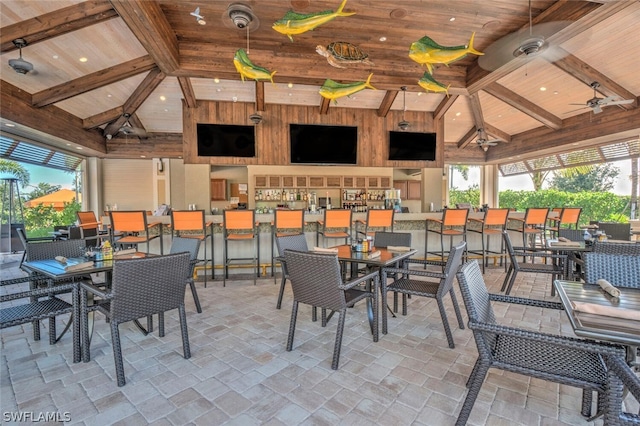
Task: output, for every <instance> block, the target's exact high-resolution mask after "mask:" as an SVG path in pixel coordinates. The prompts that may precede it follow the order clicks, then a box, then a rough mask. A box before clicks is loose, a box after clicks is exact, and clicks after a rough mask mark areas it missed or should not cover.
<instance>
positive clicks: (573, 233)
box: [558, 228, 584, 241]
mask: <svg viewBox="0 0 640 426" xmlns="http://www.w3.org/2000/svg"><path fill="white" fill-rule="evenodd" d="M558 237H562V238H566V239H568V240H570V241H584V231H582V230H580V229H566V228H561V229H558Z"/></svg>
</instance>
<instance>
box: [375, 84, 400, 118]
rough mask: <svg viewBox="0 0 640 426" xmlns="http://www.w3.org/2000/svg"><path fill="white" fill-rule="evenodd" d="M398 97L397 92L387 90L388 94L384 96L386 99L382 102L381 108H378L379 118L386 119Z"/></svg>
mask: <svg viewBox="0 0 640 426" xmlns="http://www.w3.org/2000/svg"><path fill="white" fill-rule="evenodd" d="M397 96H398V91H397V90H387V93H385V94H384V98H382V102H380V106H379V107H378V111H377V114H378V117H386V116H387V114H388V113H389V111H390V110H391V105H393V102H394V101H395V100H396V97H397Z"/></svg>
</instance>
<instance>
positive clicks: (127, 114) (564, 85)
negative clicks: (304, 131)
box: [0, 0, 640, 163]
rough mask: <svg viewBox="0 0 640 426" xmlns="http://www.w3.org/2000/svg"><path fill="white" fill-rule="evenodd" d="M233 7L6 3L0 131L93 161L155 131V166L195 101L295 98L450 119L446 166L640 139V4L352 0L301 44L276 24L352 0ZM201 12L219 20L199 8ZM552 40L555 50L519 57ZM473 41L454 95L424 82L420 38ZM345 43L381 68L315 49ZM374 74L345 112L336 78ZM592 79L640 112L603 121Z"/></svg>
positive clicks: (244, 0) (174, 149) (621, 109)
mask: <svg viewBox="0 0 640 426" xmlns="http://www.w3.org/2000/svg"><path fill="white" fill-rule="evenodd" d="M231 3H232V2H230V1H181V0H160V1H147V0H111V1H104V0H90V1H79V0H60V1H58V0H46V1H38V0H3V2H2V3H1V4H0V11H1V13H0V26H1V28H0V46H1V57H0V63H1V67H0V69H1V80H2V81H1V84H2V86H1V91H2V93H1V94H2V98H1V101H2V104H1V105H0V118H1V119H2V127H1V128H2V130H5V131H10V132H11V131H12V132H16V133H18V134H19V133H20V132H22V133H23V134H26V135H31V136H33V137H35V138H38V137H42V135H43V134H46V135H49V136H50V137H48V138H47V139H48V143H50V144H53V145H58V146H60V147H62V148H64V147H65V146H66V145H67V144H68V143H69V142H71V143H73V144H78V145H80V146H82V147H83V149H84V151H83V152H84V153H85V154H87V155H96V156H100V157H109V156H110V155H113V154H110V153H112V152H116V151H117V152H118V156H123V155H125V156H126V155H127V153H129V155H130V156H132V157H133V156H137V154H138V153H139V152H140V144H139V143H137V140H136V143H135V144H132V143H131V142H132V140H135V136H132V135H124V134H123V133H122V132H120V131H119V129H120V128H121V127H122V126H123V125H125V126H127V125H129V124H130V125H131V126H133V127H135V128H140V129H144V130H145V131H146V133H147V136H148V137H147V138H146V139H145V141H144V150H145V151H146V152H148V155H149V156H157V157H170V156H179V155H180V154H181V152H182V148H181V144H182V138H181V132H182V117H183V104H184V106H185V107H187V108H188V107H189V106H190V105H191V106H192V105H194V104H195V102H196V101H197V100H215V101H222V102H249V103H255V104H256V111H264V105H265V104H292V105H305V106H309V105H311V106H317V111H318V112H317V113H318V114H330V113H331V108H365V109H371V110H375V111H376V113H377V114H378V115H380V116H385V115H386V114H388V113H389V111H391V110H402V109H403V108H405V106H404V104H405V103H406V110H407V111H419V112H424V113H425V114H433V115H434V116H435V118H436V119H440V118H442V119H443V120H444V129H445V134H444V137H445V142H446V143H445V147H446V148H445V158H446V159H447V161H456V160H460V159H469V160H470V161H478V159H480V161H484V162H493V163H495V162H507V161H512V160H513V159H515V158H521V157H527V156H528V157H531V156H533V155H541V154H545V153H553V152H562V151H568V150H571V149H576V146H580V147H583V146H592V145H595V144H603V143H606V142H612V141H618V140H624V139H625V138H633V137H636V138H637V137H638V135H639V134H640V109H639V108H638V96H639V95H640V78H638V76H637V72H638V70H639V69H640V2H638V1H608V0H602V1H567V0H563V1H549V0H533V1H531V3H529V2H528V1H526V0H486V1H485V0H483V1H479V0H455V1H450V0H436V1H418V0H394V1H392V2H391V1H389V2H383V1H378V0H348V1H347V3H346V6H345V11H347V12H355V14H354V15H352V16H348V17H337V18H335V19H333V20H331V21H330V22H328V23H326V24H324V25H322V26H319V27H318V28H316V29H315V30H314V31H309V32H306V33H303V34H299V35H294V36H293V41H290V40H289V39H288V38H287V36H285V35H283V34H280V33H278V32H276V31H274V29H272V25H273V23H274V22H276V21H277V20H279V19H281V18H282V17H283V16H284V14H285V13H286V12H287V11H288V10H290V9H293V10H295V11H296V12H300V13H313V12H318V11H323V10H336V9H337V8H338V7H339V6H340V0H330V1H325V0H323V1H315V0H314V1H310V0H291V1H283V0H260V1H258V0H253V1H248V0H239V1H237V2H236V3H239V4H241V5H243V7H240V9H242V10H247V8H248V9H249V10H250V15H249V16H250V19H251V20H250V21H249V25H248V26H247V27H245V28H244V29H240V28H237V26H236V25H235V23H234V22H233V20H232V18H230V17H229V13H228V10H229V6H230V4H231ZM196 8H200V10H199V12H200V15H202V16H203V17H204V20H205V21H206V24H205V25H200V24H198V22H197V18H196V17H195V16H193V15H192V14H191V12H194V11H195V10H196ZM530 19H531V21H530ZM530 22H531V24H533V26H532V27H531V26H530ZM247 28H248V30H247ZM516 32H519V34H516V35H513V34H514V33H516ZM538 32H540V33H544V36H545V39H546V43H548V45H549V46H550V48H549V49H547V50H546V51H545V52H544V53H542V54H539V55H529V56H526V55H521V56H520V57H518V58H516V57H514V55H513V54H511V52H513V50H514V49H515V48H517V47H518V46H519V45H521V44H522V43H523V41H524V40H525V39H527V38H528V37H529V36H530V34H532V35H534V36H535V35H538ZM473 33H475V40H474V47H475V49H477V50H479V51H481V52H486V55H485V56H484V57H483V59H481V60H480V61H479V60H478V58H479V57H478V56H475V55H468V56H466V57H464V58H463V59H461V60H459V61H456V62H453V63H451V64H449V65H448V66H445V65H436V67H435V70H434V72H433V77H434V78H435V79H436V80H437V81H438V82H440V83H442V84H443V85H445V86H449V89H448V96H447V95H446V94H444V93H434V92H427V91H425V90H424V89H423V88H422V87H420V86H419V85H418V80H419V79H420V77H422V75H423V73H424V71H425V70H426V69H425V67H424V66H421V65H419V64H418V63H416V62H414V61H412V60H411V59H410V58H409V56H408V53H409V46H410V45H411V43H413V42H415V41H417V40H419V39H420V38H421V37H423V36H425V35H428V36H429V37H430V38H432V39H433V40H435V41H436V42H437V43H439V44H440V45H444V46H457V45H465V44H468V43H469V39H470V37H471V35H472V34H473ZM20 38H22V39H24V40H25V41H26V43H27V45H26V47H24V48H23V49H22V57H23V58H24V60H27V61H29V62H30V63H32V64H33V65H34V68H35V72H32V73H29V74H26V75H23V74H18V73H16V72H14V71H13V70H12V69H11V68H10V67H9V65H8V61H9V60H10V59H15V58H18V56H19V52H18V48H17V47H16V45H15V43H14V40H16V39H20ZM334 41H346V42H350V43H353V44H355V45H357V46H358V47H359V48H360V49H362V50H363V51H364V52H366V53H367V54H368V55H369V59H370V60H371V61H372V62H373V64H368V63H354V64H349V65H348V66H347V67H346V68H344V69H340V68H336V67H333V66H331V65H330V64H329V63H328V62H327V60H326V58H324V57H323V56H320V55H319V54H318V53H316V46H318V45H323V46H326V45H328V44H329V43H331V42H334ZM514 43H515V44H514ZM239 48H244V49H246V50H248V52H249V56H250V58H251V60H252V61H253V62H254V63H255V64H258V65H260V66H262V67H264V68H267V69H269V70H272V71H277V72H276V74H275V76H274V84H271V83H269V82H266V83H265V82H263V81H261V82H258V83H256V82H253V81H245V82H242V81H241V80H240V75H239V74H238V72H237V71H236V70H235V67H234V65H233V56H234V52H235V51H236V50H237V49H239ZM369 73H373V77H372V80H371V83H372V85H373V86H375V87H376V89H378V90H363V91H361V92H358V93H356V94H355V95H354V96H352V97H350V98H340V99H339V100H338V103H337V105H334V104H330V103H329V102H327V101H326V100H324V99H323V98H322V97H321V96H320V95H319V94H318V90H319V88H320V86H321V85H322V83H323V82H324V81H325V79H327V78H330V79H333V80H336V81H339V82H354V81H363V80H366V78H367V76H368V75H369ZM592 82H598V83H599V87H598V90H597V91H596V92H595V96H597V97H599V98H606V97H611V98H610V100H613V101H616V100H623V99H627V100H631V102H630V103H627V104H624V105H610V106H605V107H603V108H602V111H601V112H599V113H594V111H593V110H592V109H591V108H589V107H587V105H586V103H587V101H588V100H589V99H591V98H594V89H592V88H591V87H590V84H591V83H592ZM402 86H406V88H407V92H406V101H405V99H404V98H403V93H402V91H401V90H400V88H401V87H402ZM127 123H128V124H127ZM249 123H250V122H249V119H248V118H247V124H249ZM7 124H8V125H10V126H11V125H13V126H14V127H12V128H8V127H6V125H7ZM478 130H481V132H480V133H479V132H478ZM479 134H480V135H481V137H482V138H484V139H496V140H498V141H499V142H497V145H496V146H492V147H490V148H488V150H486V152H485V151H483V150H481V149H480V148H478V146H477V144H476V140H477V138H478V135H479ZM576 144H578V145H576ZM129 146H131V149H128V148H127V147H129ZM115 147H118V149H117V150H116V149H115Z"/></svg>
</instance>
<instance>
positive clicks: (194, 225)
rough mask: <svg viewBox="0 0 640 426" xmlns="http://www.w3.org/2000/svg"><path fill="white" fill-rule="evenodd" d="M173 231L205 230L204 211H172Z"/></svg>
mask: <svg viewBox="0 0 640 426" xmlns="http://www.w3.org/2000/svg"><path fill="white" fill-rule="evenodd" d="M171 229H172V230H173V231H174V232H177V233H178V234H179V233H180V231H201V232H204V230H205V220H204V210H171Z"/></svg>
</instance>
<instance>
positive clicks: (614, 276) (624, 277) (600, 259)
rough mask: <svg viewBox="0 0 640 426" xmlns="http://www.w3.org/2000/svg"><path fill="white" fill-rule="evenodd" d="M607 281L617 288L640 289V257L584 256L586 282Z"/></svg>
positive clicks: (588, 254)
mask: <svg viewBox="0 0 640 426" xmlns="http://www.w3.org/2000/svg"><path fill="white" fill-rule="evenodd" d="M599 279H603V280H607V281H609V282H610V283H611V284H613V285H614V286H616V287H633V288H639V287H640V256H638V255H635V256H634V255H621V254H610V253H585V254H584V280H585V281H586V282H588V283H590V284H595V283H596V282H597V281H598V280H599Z"/></svg>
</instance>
